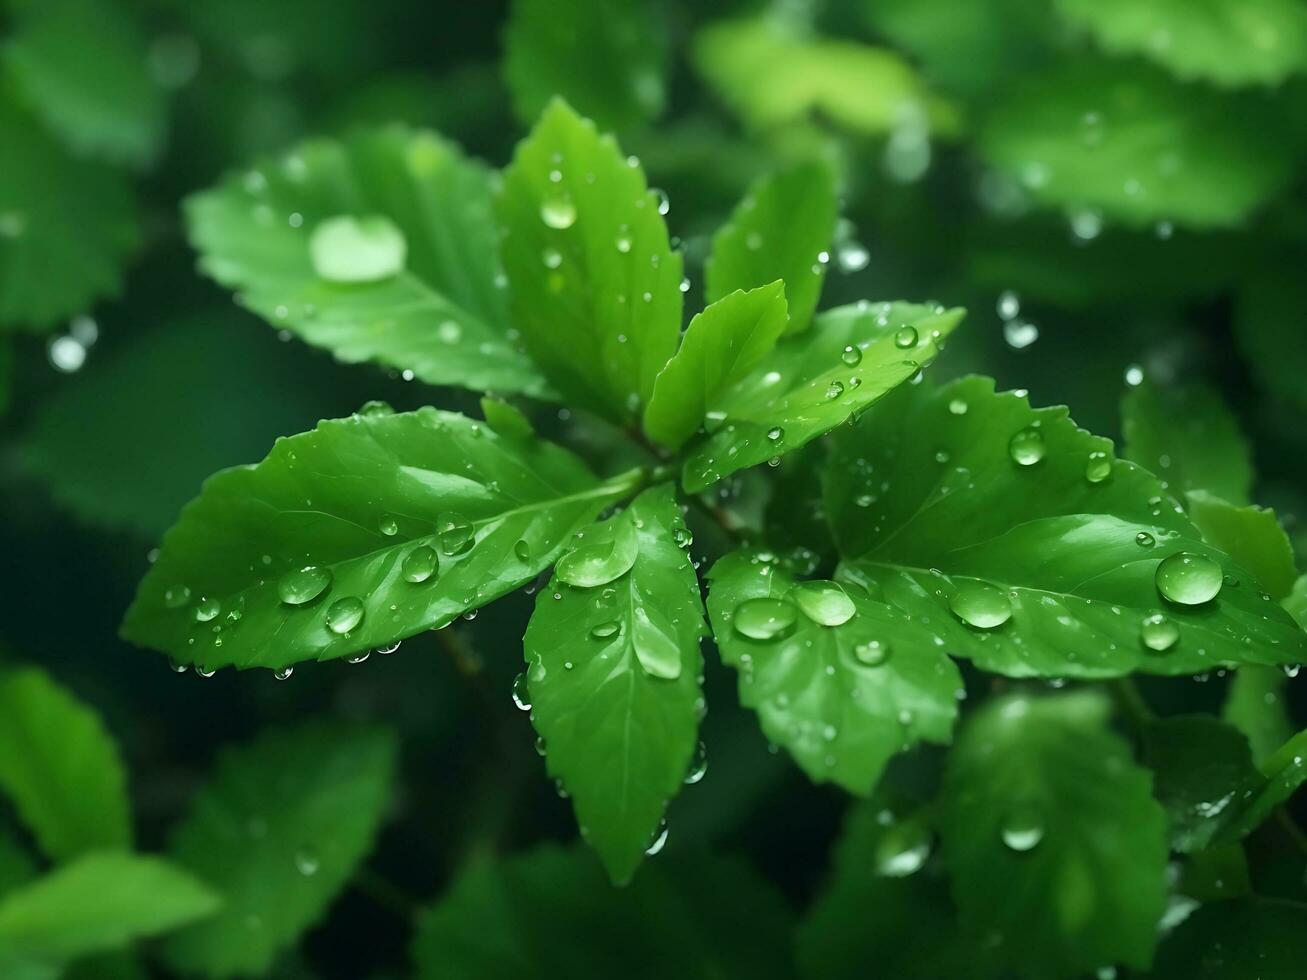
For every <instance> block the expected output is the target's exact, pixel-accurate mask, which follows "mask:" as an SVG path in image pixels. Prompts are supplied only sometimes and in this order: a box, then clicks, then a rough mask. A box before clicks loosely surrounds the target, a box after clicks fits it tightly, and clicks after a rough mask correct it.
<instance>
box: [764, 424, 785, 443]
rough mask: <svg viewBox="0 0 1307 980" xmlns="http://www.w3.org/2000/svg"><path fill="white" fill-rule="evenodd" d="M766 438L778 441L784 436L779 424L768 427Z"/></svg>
mask: <svg viewBox="0 0 1307 980" xmlns="http://www.w3.org/2000/svg"><path fill="white" fill-rule="evenodd" d="M767 438H768V439H770V440H771V441H772V442H780V441H781V440H782V439H784V438H785V430H784V429H782V428H781V427H780V426H779V425H773V426H772V427H771V428H770V429H768V430H767Z"/></svg>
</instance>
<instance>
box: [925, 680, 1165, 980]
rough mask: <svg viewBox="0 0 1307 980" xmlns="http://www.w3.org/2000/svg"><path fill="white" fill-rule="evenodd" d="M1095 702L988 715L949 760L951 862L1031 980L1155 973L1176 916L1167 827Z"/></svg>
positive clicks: (990, 708) (1049, 702)
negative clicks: (1035, 979)
mask: <svg viewBox="0 0 1307 980" xmlns="http://www.w3.org/2000/svg"><path fill="white" fill-rule="evenodd" d="M1106 719H1107V704H1106V702H1105V701H1104V700H1103V699H1101V698H1100V697H1099V696H1098V695H1097V693H1095V692H1090V691H1084V692H1076V693H1074V694H1066V695H1059V696H1052V697H1044V698H1028V697H1025V696H1020V695H1018V696H1012V697H1007V698H1002V699H999V700H997V701H994V702H991V703H989V704H987V705H986V706H985V707H984V708H982V709H981V710H980V711H979V712H977V713H976V714H975V715H974V716H972V718H971V720H970V722H969V724H968V725H967V726H965V727H964V728H963V729H962V732H961V734H960V735H959V737H958V741H957V744H956V745H955V746H954V748H953V751H952V752H951V753H950V754H949V759H948V765H947V769H946V772H945V777H944V786H943V790H942V797H941V801H940V806H941V812H940V836H941V838H942V840H943V853H944V861H945V864H946V865H947V866H948V868H949V870H950V872H951V873H952V878H953V896H954V898H955V899H956V901H957V903H958V907H959V909H960V910H961V914H962V919H963V922H964V923H965V924H966V925H968V926H969V927H970V928H972V929H974V930H975V931H976V932H977V933H978V934H979V935H982V936H986V937H988V942H989V945H990V947H991V948H993V949H994V950H995V951H996V953H997V955H998V956H1000V957H1001V958H1002V959H1003V960H1005V961H1006V962H1007V963H1009V964H1011V966H1013V967H1014V968H1015V969H1016V970H1017V971H1018V972H1019V973H1021V974H1022V975H1025V976H1039V977H1049V978H1051V977H1075V976H1080V975H1082V974H1085V973H1087V972H1089V971H1092V970H1096V969H1098V968H1099V967H1101V966H1103V965H1104V964H1110V963H1118V962H1119V963H1125V964H1127V965H1129V966H1132V967H1136V968H1143V967H1146V966H1147V965H1148V963H1149V960H1150V959H1151V956H1152V951H1153V945H1154V944H1155V943H1156V941H1157V923H1158V920H1159V919H1160V918H1161V916H1162V912H1163V909H1164V907H1165V904H1166V860H1167V848H1166V815H1165V813H1164V812H1163V811H1162V808H1161V806H1159V805H1158V803H1157V802H1156V801H1155V800H1154V799H1153V798H1152V796H1151V795H1150V792H1149V791H1150V784H1151V779H1150V777H1149V774H1148V772H1147V770H1144V769H1141V768H1139V767H1138V766H1136V765H1135V764H1134V762H1133V761H1132V760H1131V758H1130V749H1129V747H1128V746H1127V745H1126V744H1125V743H1124V742H1123V741H1122V740H1121V739H1120V738H1119V737H1117V736H1116V735H1114V734H1112V733H1111V732H1110V731H1108V729H1107V727H1106Z"/></svg>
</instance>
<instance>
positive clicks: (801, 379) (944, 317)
mask: <svg viewBox="0 0 1307 980" xmlns="http://www.w3.org/2000/svg"><path fill="white" fill-rule="evenodd" d="M962 316H963V311H962V310H959V309H952V310H944V309H942V308H940V307H927V306H917V305H914V304H911V303H879V304H871V303H865V302H864V303H857V304H854V305H852V306H842V307H840V308H838V309H834V310H828V311H827V312H825V313H823V314H821V316H819V317H817V318H816V320H814V321H813V325H812V329H811V330H809V331H808V332H807V333H805V334H803V335H802V336H798V337H793V338H791V339H789V340H786V341H784V342H782V343H781V344H779V345H777V346H776V347H775V348H774V349H773V350H772V351H771V353H770V354H768V355H767V356H766V357H764V358H762V360H760V361H758V363H757V364H755V365H754V366H753V368H752V370H750V371H749V372H748V373H747V374H745V375H744V376H743V377H742V378H740V379H739V380H738V381H737V382H735V383H734V384H733V385H731V386H729V387H728V388H726V389H725V390H723V391H722V392H721V393H720V394H719V395H717V396H716V397H715V398H713V399H711V400H710V401H709V403H708V421H709V429H710V431H709V432H708V434H707V435H706V436H704V438H702V439H700V440H699V441H698V442H696V443H695V444H694V445H692V446H691V447H690V450H689V451H688V454H687V458H686V461H685V470H684V474H683V477H682V479H683V481H684V483H685V489H686V490H688V491H690V492H691V493H697V492H698V491H700V490H703V489H705V488H707V487H710V486H712V485H713V484H714V483H716V482H717V481H718V480H720V479H722V478H723V477H725V476H729V475H730V474H732V473H734V472H736V471H737V470H742V469H744V468H746V467H749V466H756V465H757V464H758V463H762V462H765V461H767V460H770V459H773V458H775V457H778V456H781V455H782V454H784V453H787V452H791V451H793V450H795V449H798V448H799V447H800V446H803V445H804V444H805V443H807V442H809V441H810V440H812V439H815V438H817V437H818V436H820V435H823V434H825V433H826V432H829V431H830V430H831V429H834V428H835V427H836V426H838V425H840V424H841V423H842V422H845V421H847V420H848V419H849V418H852V417H854V416H856V415H857V414H858V413H860V412H862V411H863V410H865V409H866V408H867V407H868V406H870V405H872V404H873V403H874V402H876V401H879V400H880V399H881V398H883V397H884V396H885V395H886V394H888V393H889V392H890V391H892V390H893V389H894V388H896V387H897V386H899V385H901V384H902V383H903V382H905V381H908V380H909V379H910V378H912V377H913V376H914V375H916V374H917V372H918V371H920V370H921V369H922V368H923V367H925V366H926V365H928V364H930V362H931V361H933V360H934V359H935V356H936V354H938V352H939V344H940V342H941V341H943V340H944V338H945V337H947V336H948V335H949V334H950V333H951V332H952V331H953V329H954V328H955V327H956V326H957V325H958V323H959V322H960V321H961V320H962Z"/></svg>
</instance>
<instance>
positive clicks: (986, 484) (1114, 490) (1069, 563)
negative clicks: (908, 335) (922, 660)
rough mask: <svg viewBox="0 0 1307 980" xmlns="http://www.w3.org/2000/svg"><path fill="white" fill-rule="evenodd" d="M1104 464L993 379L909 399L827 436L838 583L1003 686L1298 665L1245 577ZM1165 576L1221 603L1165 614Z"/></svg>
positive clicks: (1292, 640) (1145, 483)
mask: <svg viewBox="0 0 1307 980" xmlns="http://www.w3.org/2000/svg"><path fill="white" fill-rule="evenodd" d="M1111 453H1112V444H1111V443H1110V442H1109V441H1108V440H1106V439H1102V438H1099V437H1097V436H1092V435H1090V434H1089V433H1088V432H1085V431H1084V430H1083V429H1079V428H1077V427H1076V426H1075V424H1074V423H1073V422H1072V421H1071V420H1070V419H1069V418H1068V417H1067V412H1066V409H1065V408H1063V407H1059V408H1044V409H1032V408H1031V407H1030V406H1029V404H1028V403H1027V401H1026V399H1025V397H1024V393H1020V392H1018V393H1011V392H1009V393H1004V394H997V393H995V391H994V384H993V381H992V380H990V379H987V378H978V377H972V378H965V379H963V380H960V381H957V382H954V383H952V384H949V385H946V386H944V387H941V388H937V389H933V390H932V389H930V388H927V387H926V386H921V387H909V388H905V389H904V390H903V391H902V392H901V393H900V394H899V395H897V396H895V397H894V398H891V399H887V400H886V401H885V402H884V403H883V404H882V405H881V406H878V407H877V408H876V409H874V410H873V411H872V412H870V413H868V415H867V416H866V417H864V418H863V420H862V421H861V423H860V424H858V425H857V426H852V427H848V428H846V429H843V430H841V432H840V433H839V434H837V436H836V439H835V452H834V454H833V456H832V458H831V461H830V464H829V465H828V466H827V467H826V469H825V472H824V476H823V479H824V482H825V498H826V512H827V515H828V517H829V520H830V522H831V526H832V528H833V531H834V536H835V540H836V542H837V543H838V544H839V546H840V548H841V550H842V551H843V553H844V555H845V557H846V559H847V561H846V563H845V565H844V566H843V567H842V570H841V572H840V574H839V576H837V577H839V578H841V580H842V581H846V582H855V583H858V584H860V585H862V586H864V587H865V588H867V589H868V590H869V591H870V592H871V594H872V596H873V597H875V598H878V599H879V600H881V601H883V602H887V603H889V604H890V605H892V606H895V607H896V608H898V609H899V610H900V611H901V612H903V613H905V614H907V615H908V616H910V617H912V618H913V619H914V620H916V621H917V622H918V623H920V624H922V625H923V626H924V625H927V624H928V625H929V628H930V630H931V631H932V632H933V633H934V634H935V636H936V637H937V639H938V640H939V641H941V642H942V643H943V644H944V645H945V647H946V649H948V650H949V652H950V653H952V654H954V655H955V656H962V657H968V658H970V659H972V660H974V661H975V663H976V665H977V666H979V667H981V668H983V669H985V670H990V671H994V672H996V673H1000V674H1007V675H1008V676H1012V677H1026V676H1040V677H1115V676H1120V675H1122V674H1127V673H1130V672H1132V671H1137V670H1138V671H1145V672H1148V673H1159V674H1185V673H1187V674H1193V673H1202V672H1206V671H1210V670H1213V669H1215V668H1217V667H1218V666H1221V665H1226V664H1240V663H1260V664H1282V663H1296V662H1298V661H1299V660H1302V659H1304V657H1307V635H1304V633H1303V631H1302V630H1300V629H1298V627H1297V626H1296V625H1295V624H1294V623H1293V621H1292V620H1291V619H1290V618H1289V616H1288V614H1287V613H1285V612H1284V610H1283V609H1281V608H1280V607H1279V606H1277V605H1276V604H1275V603H1271V602H1267V601H1266V600H1265V599H1263V598H1262V591H1261V589H1260V588H1259V587H1258V586H1257V584H1256V582H1255V580H1254V579H1253V577H1252V576H1251V575H1250V574H1249V573H1248V572H1247V571H1246V570H1245V569H1243V568H1241V567H1240V566H1239V565H1238V564H1237V563H1236V562H1233V561H1231V560H1230V558H1229V557H1228V556H1226V555H1224V554H1223V553H1221V552H1220V551H1218V550H1217V549H1215V548H1213V547H1211V546H1210V545H1208V544H1206V543H1204V542H1203V540H1202V538H1201V536H1200V535H1199V532H1198V529H1197V528H1196V527H1194V525H1193V524H1192V523H1191V522H1190V521H1189V519H1188V518H1187V517H1186V516H1185V515H1184V513H1183V511H1181V509H1180V507H1179V505H1177V504H1176V503H1175V502H1174V501H1173V500H1172V499H1171V498H1169V497H1167V496H1166V493H1165V490H1164V488H1163V487H1162V485H1161V483H1160V482H1159V481H1158V480H1157V479H1156V478H1155V477H1153V476H1152V475H1151V474H1149V473H1147V472H1146V471H1144V470H1142V469H1140V468H1139V467H1138V466H1136V465H1135V464H1133V463H1129V462H1125V461H1115V460H1113V459H1112V457H1111ZM1181 556H1191V558H1185V557H1181ZM1164 561H1166V565H1165V567H1164V568H1162V565H1163V562H1164ZM1159 569H1160V571H1159ZM1222 574H1225V575H1229V576H1230V577H1231V578H1232V579H1233V580H1236V581H1237V584H1234V583H1223V582H1222ZM1159 576H1160V577H1161V579H1162V581H1163V584H1164V585H1165V586H1166V588H1167V590H1168V591H1169V592H1170V594H1171V595H1172V596H1175V597H1177V598H1181V599H1188V600H1190V602H1194V601H1196V600H1199V599H1202V598H1203V596H1204V595H1206V594H1207V592H1208V591H1210V590H1211V589H1212V588H1215V589H1216V590H1217V594H1216V595H1215V597H1213V598H1211V599H1210V601H1203V602H1198V603H1197V604H1194V605H1185V604H1182V603H1181V602H1176V601H1172V600H1171V599H1168V598H1166V593H1164V592H1163V591H1162V590H1161V589H1159V587H1158V584H1157V581H1158V578H1159ZM1188 585H1195V586H1198V585H1201V586H1205V588H1201V589H1196V590H1195V591H1193V592H1189V590H1188V589H1187V588H1185V586H1188ZM1158 615H1160V616H1161V617H1162V619H1161V620H1156V621H1152V622H1149V620H1150V618H1151V617H1155V616H1158Z"/></svg>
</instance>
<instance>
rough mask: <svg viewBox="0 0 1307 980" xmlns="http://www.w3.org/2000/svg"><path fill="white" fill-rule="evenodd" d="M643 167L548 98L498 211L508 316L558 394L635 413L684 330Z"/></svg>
mask: <svg viewBox="0 0 1307 980" xmlns="http://www.w3.org/2000/svg"><path fill="white" fill-rule="evenodd" d="M664 210H665V208H664V206H663V203H662V202H661V201H660V199H659V198H658V196H657V195H656V194H655V193H654V192H653V191H650V190H647V189H646V187H645V182H644V174H643V172H642V171H641V170H640V168H639V166H638V165H637V166H632V165H631V164H630V163H629V162H628V160H627V159H625V158H624V157H623V156H622V153H621V150H619V149H618V146H617V144H616V142H614V141H613V139H612V137H611V136H600V135H599V133H598V132H597V131H596V130H595V127H594V124H593V123H591V122H590V121H589V120H587V119H582V118H581V117H580V116H578V115H577V114H576V113H575V112H573V111H572V110H571V109H570V108H569V107H568V106H567V104H566V103H565V102H563V101H561V100H555V101H554V102H552V103H550V105H549V108H547V109H546V110H545V112H544V115H543V116H541V118H540V121H539V122H538V123H537V124H536V127H535V129H533V130H532V131H531V135H530V136H528V137H527V138H526V139H525V140H523V141H522V142H521V143H519V144H518V147H517V152H516V153H515V154H514V157H513V162H512V163H511V164H510V165H509V167H508V168H507V169H506V170H505V171H504V183H503V191H502V193H501V194H500V197H499V215H500V220H501V222H502V223H503V225H504V228H505V234H504V240H503V260H504V267H505V269H506V270H507V272H508V279H509V284H510V289H511V292H512V297H513V323H514V326H515V327H516V328H517V329H519V330H521V332H522V339H523V340H524V341H525V342H526V346H527V349H528V350H530V351H531V354H532V356H533V357H534V358H535V359H536V361H537V363H538V364H539V365H540V367H541V370H543V371H544V373H545V375H546V376H547V377H548V378H549V380H550V382H552V383H553V384H554V385H555V386H556V387H557V388H558V389H559V390H560V391H561V392H562V393H563V394H564V395H565V396H567V397H568V398H570V399H572V400H573V401H574V402H576V403H577V404H578V405H580V406H581V407H583V408H587V409H589V410H591V411H593V412H596V413H597V414H599V415H602V416H604V417H605V418H608V419H610V420H612V421H614V422H617V423H619V424H629V423H631V422H633V421H634V420H635V419H638V418H639V416H640V409H641V407H642V406H643V405H644V404H645V403H646V402H647V401H648V400H649V396H650V395H651V394H652V392H653V385H654V378H656V377H657V375H658V372H659V371H661V370H662V368H663V365H664V364H666V363H667V359H668V358H669V357H671V356H672V354H673V353H674V352H675V350H676V343H677V338H678V337H679V335H680V330H681V289H680V286H681V256H680V253H679V252H674V251H672V249H671V248H670V246H669V245H668V240H667V226H666V224H665V223H664V222H663V217H662V214H663V211H664Z"/></svg>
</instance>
